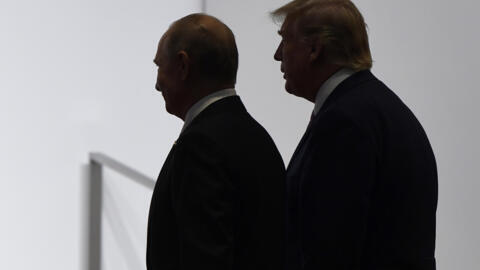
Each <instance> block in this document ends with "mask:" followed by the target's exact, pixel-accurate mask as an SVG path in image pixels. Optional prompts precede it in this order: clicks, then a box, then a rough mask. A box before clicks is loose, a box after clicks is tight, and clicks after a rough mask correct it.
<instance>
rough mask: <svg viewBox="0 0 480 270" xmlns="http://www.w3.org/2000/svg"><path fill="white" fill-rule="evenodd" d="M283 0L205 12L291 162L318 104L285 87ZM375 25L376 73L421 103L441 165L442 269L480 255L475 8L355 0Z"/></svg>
mask: <svg viewBox="0 0 480 270" xmlns="http://www.w3.org/2000/svg"><path fill="white" fill-rule="evenodd" d="M287 2H288V1H286V0H262V1H258V0H242V1H234V0H207V5H206V6H207V12H209V13H211V14H212V15H215V16H218V17H219V18H221V19H222V20H223V21H224V22H225V23H227V24H228V25H229V26H230V27H231V28H232V29H233V32H234V33H235V34H236V38H237V42H238V46H239V53H240V69H239V80H238V85H237V90H238V92H239V94H240V96H241V97H242V98H243V100H244V102H245V103H246V106H247V109H249V111H250V113H252V114H253V116H254V117H256V118H257V119H258V120H259V121H260V122H261V123H262V124H263V125H264V126H265V127H266V128H267V130H268V131H269V132H270V134H271V135H272V137H273V138H274V140H275V142H276V143H277V145H278V147H279V149H280V151H281V153H282V156H283V158H284V160H285V162H286V163H288V161H289V160H290V156H291V154H292V152H293V150H294V148H295V146H296V144H297V142H298V141H299V139H300V137H301V135H302V134H303V132H304V129H305V128H306V125H307V122H308V119H309V115H310V112H311V110H312V109H313V104H311V103H308V102H306V101H303V100H301V99H299V98H296V97H293V96H289V95H288V94H286V93H285V91H284V87H283V83H284V82H283V79H282V76H281V73H280V64H279V63H278V62H274V61H273V54H274V51H275V49H276V46H277V45H278V42H279V37H278V36H277V35H276V31H277V30H278V27H279V26H276V25H274V24H273V23H272V22H271V20H270V18H269V16H268V12H269V11H272V10H274V9H275V8H277V7H279V6H281V5H282V4H284V3H287ZM354 3H355V4H356V5H357V6H358V7H359V9H360V10H361V12H362V13H363V15H364V17H365V20H366V22H367V24H368V25H369V35H370V44H371V50H372V54H373V58H374V67H373V73H374V74H376V75H377V76H378V77H379V78H380V79H381V80H383V81H384V82H385V83H386V84H387V85H389V86H390V87H391V88H392V89H393V90H394V91H395V92H396V93H397V94H398V95H399V96H400V97H401V98H402V99H403V100H404V102H405V103H406V104H407V105H409V107H410V108H411V109H412V110H413V111H414V113H415V114H416V116H417V117H418V118H419V120H420V121H421V123H422V124H423V126H424V128H425V129H426V131H427V134H428V136H429V138H430V141H431V143H432V146H433V149H434V152H435V154H436V158H437V163H438V170H439V185H440V187H439V189H440V191H439V207H438V216H437V217H438V218H437V221H438V227H437V252H436V254H437V262H438V269H440V270H450V269H465V270H475V269H478V268H479V265H480V233H479V231H478V228H480V211H479V210H478V205H480V199H479V197H478V196H477V194H478V192H479V191H480V181H479V180H480V171H479V170H478V166H479V165H480V163H479V156H480V143H479V142H478V138H480V126H479V123H480V121H479V120H478V116H479V115H480V108H479V107H478V106H475V104H476V103H477V102H478V100H479V99H480V91H479V90H478V87H477V83H476V79H477V78H476V77H477V76H478V72H479V68H478V63H480V53H479V51H478V48H480V36H479V35H478V25H480V18H479V17H478V14H477V13H478V10H480V3H479V2H478V1H473V0H458V1H455V2H452V1H446V0H423V1H413V0H407V1H378V0H377V1H373V0H354Z"/></svg>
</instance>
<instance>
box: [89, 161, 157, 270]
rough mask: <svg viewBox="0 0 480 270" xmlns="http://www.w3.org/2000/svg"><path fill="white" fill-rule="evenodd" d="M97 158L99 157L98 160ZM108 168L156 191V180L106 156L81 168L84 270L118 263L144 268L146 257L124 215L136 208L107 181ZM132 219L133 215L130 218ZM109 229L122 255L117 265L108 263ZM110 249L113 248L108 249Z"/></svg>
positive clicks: (95, 269) (133, 267)
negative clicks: (103, 222)
mask: <svg viewBox="0 0 480 270" xmlns="http://www.w3.org/2000/svg"><path fill="white" fill-rule="evenodd" d="M95 157H96V158H95ZM101 164H103V165H104V166H108V167H110V168H112V169H114V170H115V171H117V172H119V173H121V174H123V175H124V176H127V177H128V178H129V179H131V180H132V181H133V182H136V183H137V184H140V186H143V187H146V188H147V189H149V190H152V189H153V186H154V184H155V182H154V180H153V179H150V178H148V177H146V176H145V175H143V174H141V173H139V172H137V171H135V170H133V169H131V168H129V167H127V166H125V165H123V164H121V163H120V162H118V161H115V160H113V159H111V158H109V157H107V156H105V155H101V154H93V155H91V160H90V164H85V165H82V166H81V181H82V182H81V198H82V202H81V207H82V209H81V211H80V213H81V221H82V224H81V232H80V236H81V239H80V243H81V248H80V251H81V254H80V255H81V256H80V258H81V262H80V269H82V270H100V269H101V268H102V266H103V267H104V266H105V265H110V264H115V265H118V264H120V265H123V266H125V268H126V269H144V268H145V255H144V254H140V253H141V252H139V250H138V248H136V245H135V240H137V239H136V238H134V237H135V236H134V235H133V234H132V233H131V231H129V230H128V224H127V222H126V220H125V219H122V216H125V213H127V214H128V213H130V214H132V213H134V209H133V208H132V207H131V206H130V205H129V204H128V203H125V202H124V200H123V199H122V197H120V199H119V197H118V195H117V194H116V193H118V192H117V191H118V190H117V191H116V187H115V186H114V185H113V184H112V183H109V182H108V181H105V179H104V173H103V169H102V165H101ZM129 216H130V215H129ZM102 219H103V221H106V224H105V225H109V226H108V229H109V231H108V234H109V235H110V237H112V238H113V241H114V243H115V247H116V248H117V250H118V252H119V254H120V255H121V256H119V257H117V258H119V259H116V261H115V263H112V262H111V261H108V262H107V261H106V260H108V258H105V256H106V254H105V253H103V252H102V250H103V251H105V250H106V249H105V248H106V244H105V243H102V239H105V235H104V234H105V233H107V232H105V231H104V232H103V234H102V228H103V229H104V230H105V228H106V227H105V225H104V224H102ZM108 248H110V246H109V247H108Z"/></svg>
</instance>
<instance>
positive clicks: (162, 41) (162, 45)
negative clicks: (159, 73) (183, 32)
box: [155, 31, 168, 61]
mask: <svg viewBox="0 0 480 270" xmlns="http://www.w3.org/2000/svg"><path fill="white" fill-rule="evenodd" d="M167 34H168V31H167V32H166V33H165V34H163V36H162V37H161V38H160V41H159V42H158V46H157V53H156V55H155V61H158V60H160V59H161V58H162V57H163V54H164V52H165V43H166V41H165V40H166V38H167Z"/></svg>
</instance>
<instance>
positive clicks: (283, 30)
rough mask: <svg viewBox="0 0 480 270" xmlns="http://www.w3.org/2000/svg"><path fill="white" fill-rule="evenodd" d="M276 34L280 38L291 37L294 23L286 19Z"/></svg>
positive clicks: (293, 31)
mask: <svg viewBox="0 0 480 270" xmlns="http://www.w3.org/2000/svg"><path fill="white" fill-rule="evenodd" d="M278 33H279V34H280V35H281V36H293V35H294V34H295V21H294V20H292V19H291V18H288V17H287V18H286V19H285V20H284V21H283V23H282V26H281V27H280V30H279V31H278Z"/></svg>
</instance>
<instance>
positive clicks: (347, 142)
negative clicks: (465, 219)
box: [287, 71, 437, 270]
mask: <svg viewBox="0 0 480 270" xmlns="http://www.w3.org/2000/svg"><path fill="white" fill-rule="evenodd" d="M287 200H288V213H287V216H288V220H287V230H288V240H287V245H288V253H287V254H288V259H287V261H288V263H287V269H326V270H327V269H328V270H336V269H362V270H363V269H365V270H367V269H368V270H376V269H382V270H400V269H402V270H417V269H418V270H420V269H421V270H432V269H435V259H434V250H435V213H436V207H437V169H436V164H435V158H434V155H433V152H432V148H431V146H430V143H429V141H428V139H427V136H426V134H425V131H424V130H423V128H422V126H421V125H420V123H419V122H418V120H417V119H416V118H415V116H414V115H413V113H412V112H411V111H410V110H409V109H408V108H407V106H405V104H404V103H403V102H402V101H401V100H400V99H399V98H398V97H397V96H396V95H395V94H394V93H393V92H392V91H391V90H390V89H388V88H387V86H385V85H384V84H383V83H382V82H381V81H379V80H378V79H377V78H375V77H374V76H373V75H372V73H370V71H361V72H357V73H355V74H354V75H352V76H351V77H349V78H348V79H346V80H345V81H343V82H342V83H341V84H340V85H339V86H338V87H337V88H336V89H335V90H334V91H333V93H332V94H331V95H330V97H329V98H328V99H327V100H326V102H325V104H324V106H323V107H322V109H321V110H320V112H319V113H318V114H317V115H316V116H315V117H314V118H313V119H312V120H311V122H310V124H309V127H308V128H307V131H306V132H305V134H304V136H303V138H302V140H301V142H300V144H299V145H298V147H297V149H296V151H295V153H294V155H293V157H292V159H291V161H290V164H289V166H288V169H287Z"/></svg>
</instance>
